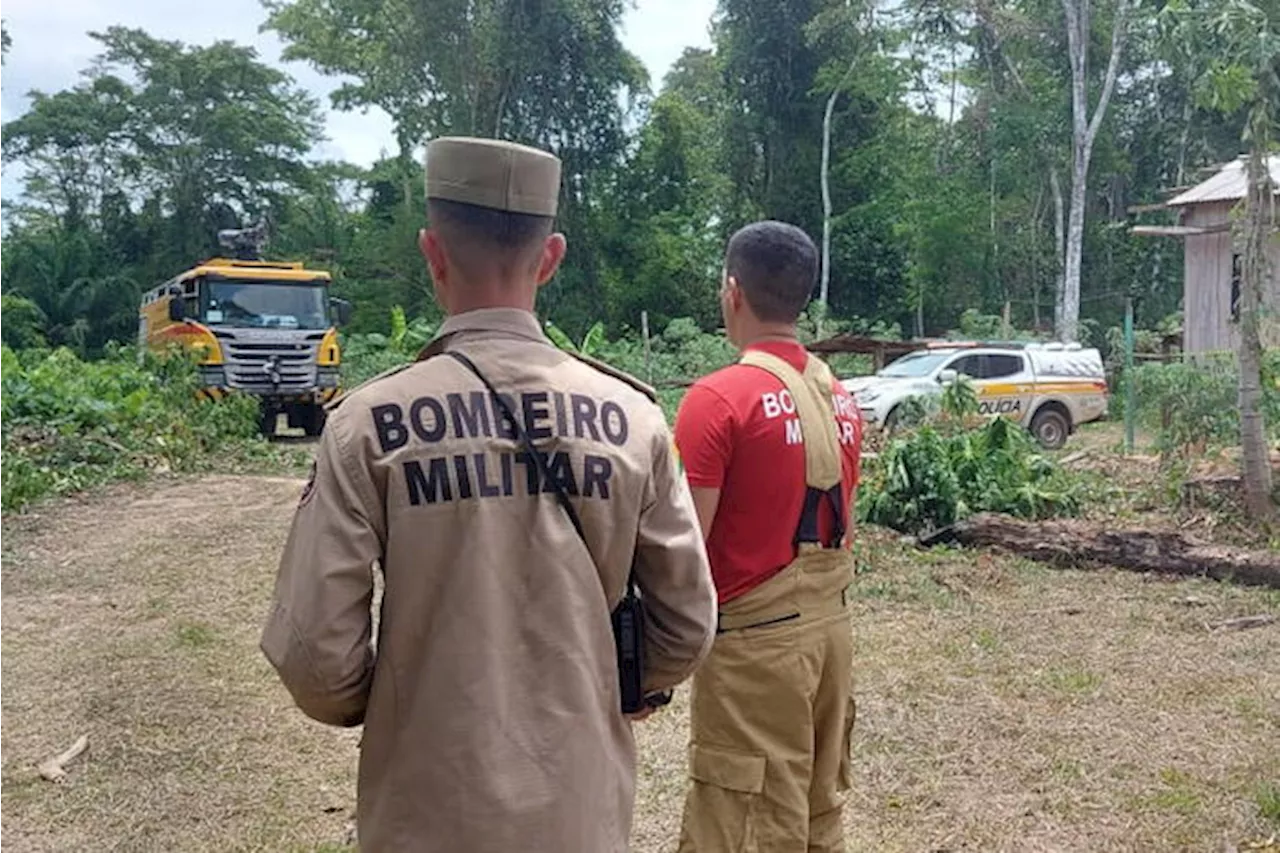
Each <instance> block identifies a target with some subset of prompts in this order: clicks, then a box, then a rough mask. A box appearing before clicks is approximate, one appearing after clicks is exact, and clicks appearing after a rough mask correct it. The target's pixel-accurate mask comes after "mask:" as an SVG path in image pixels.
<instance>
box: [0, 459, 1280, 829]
mask: <svg viewBox="0 0 1280 853" xmlns="http://www.w3.org/2000/svg"><path fill="white" fill-rule="evenodd" d="M300 488H301V482H300V481H298V480H292V479H269V478H260V477H258V478H249V477H217V478H208V479H202V480H186V481H169V482H165V483H153V484H151V485H149V486H141V487H119V488H115V489H112V490H108V491H106V492H104V493H101V494H99V495H97V496H95V497H92V498H85V499H78V500H73V501H65V502H60V503H55V504H50V505H48V506H45V507H43V508H40V509H38V510H37V511H35V512H34V513H33V514H30V515H27V516H19V517H12V518H7V519H6V520H5V529H4V534H5V535H4V539H3V545H4V556H3V559H4V570H3V614H2V615H3V625H4V631H3V637H2V644H3V648H2V651H3V658H2V659H3V684H2V689H0V693H2V698H3V716H4V726H3V732H2V739H3V743H2V753H3V768H2V772H0V790H2V793H3V822H4V829H5V830H6V831H7V832H8V834H9V839H8V840H9V843H10V845H11V846H10V849H11V850H13V851H64V850H67V851H69V850H75V851H78V850H155V851H169V850H182V851H215V850H216V851H227V850H271V851H322V850H324V851H338V850H344V849H347V848H346V847H345V845H344V839H345V838H346V833H347V824H348V820H349V815H350V812H351V809H352V807H353V805H354V793H355V792H354V785H355V780H354V776H355V761H356V750H357V739H358V733H356V732H351V731H340V730H335V729H327V728H325V727H323V726H320V725H318V724H313V723H311V722H310V721H308V720H306V719H305V718H304V717H303V716H302V715H301V713H299V712H297V711H295V710H294V709H293V707H292V704H291V702H290V700H289V697H288V695H287V694H286V693H285V691H284V690H283V688H282V687H280V686H279V684H278V682H276V680H275V678H274V676H273V673H272V672H271V670H270V667H269V665H268V664H267V663H266V661H265V660H264V659H263V658H262V656H261V654H260V653H259V651H258V648H257V642H258V635H259V630H260V627H261V624H262V620H263V618H264V617H265V614H266V608H267V604H268V600H269V596H270V591H271V584H272V580H273V574H274V571H275V561H276V557H277V555H278V553H279V549H280V547H281V545H282V543H283V541H284V537H285V533H286V528H287V525H288V521H289V517H290V514H291V512H292V509H293V506H294V503H295V501H296V499H297V496H298V493H299V490H300ZM859 562H860V568H861V572H860V574H859V576H858V579H857V595H858V598H857V604H856V610H855V615H854V620H853V621H854V631H855V634H856V637H857V642H858V653H857V658H856V673H855V676H856V683H857V690H858V701H859V706H858V722H857V726H856V731H857V738H856V743H855V749H856V751H857V755H856V785H855V788H854V790H853V791H852V792H851V794H850V798H849V806H848V810H847V814H846V824H847V829H848V838H849V849H850V850H856V851H863V850H868V851H961V850H973V851H1015V850H1016V851H1135V850H1159V851H1170V850H1188V851H1210V850H1212V851H1220V850H1224V849H1230V848H1228V847H1227V846H1226V845H1227V844H1234V845H1237V846H1239V848H1240V849H1242V850H1243V849H1247V847H1246V845H1247V844H1249V843H1250V842H1251V841H1252V842H1258V841H1265V840H1266V839H1267V838H1269V837H1271V836H1273V835H1274V834H1280V622H1278V623H1273V624H1271V625H1266V626H1263V627H1259V628H1254V629H1250V630H1240V631H1228V630H1210V629H1209V628H1208V627H1207V625H1209V624H1212V623H1214V622H1217V621H1220V620H1223V619H1227V618H1231V617H1237V616H1245V615H1255V614H1277V615H1280V593H1277V592H1275V591H1267V590H1257V589H1242V588H1237V587H1231V586H1226V585H1219V584H1214V583H1212V582H1202V581H1176V582H1174V581H1169V580H1166V579H1162V578H1157V577H1147V576H1140V575H1133V574H1127V573H1123V572H1070V571H1055V570H1052V569H1048V568H1044V567H1040V566H1037V565H1034V564H1031V563H1026V562H1023V561H1019V560H1015V559H1011V558H1006V557H1001V556H995V555H991V554H986V553H975V552H962V551H947V550H938V551H932V552H927V553H922V552H917V551H915V550H914V549H911V548H909V547H908V546H905V545H902V544H900V543H899V542H898V541H897V540H896V538H894V537H891V536H886V535H884V534H882V533H877V532H872V531H865V532H864V534H863V538H862V540H861V543H860V545H859ZM686 700H687V695H686V693H685V691H681V692H680V693H679V694H678V698H677V700H676V702H675V703H673V705H672V707H671V708H669V709H667V710H666V711H665V712H663V713H662V714H661V715H659V716H657V717H655V718H653V719H651V720H650V721H648V722H646V723H644V724H640V725H638V726H637V733H638V741H639V756H640V757H639V790H638V796H637V803H636V821H635V843H634V847H633V849H635V850H636V851H641V852H642V853H645V852H646V851H653V852H654V853H656V851H670V850H673V849H674V841H675V837H676V833H677V830H678V826H679V821H680V810H681V804H682V798H683V792H684V788H685V765H684V757H685V742H686V738H687V705H686ZM82 734H87V735H88V737H89V750H88V752H87V753H85V754H84V755H83V756H81V757H79V758H77V759H75V761H73V762H72V763H71V764H70V765H69V767H68V775H67V778H66V779H65V780H64V782H63V783H62V784H52V783H49V782H46V781H44V780H43V779H41V778H40V777H39V776H38V775H37V773H36V770H35V766H36V764H37V763H38V762H40V761H42V760H44V759H45V758H47V757H49V756H51V755H54V754H56V753H58V752H61V751H62V750H63V749H65V748H66V747H68V746H69V745H70V744H72V743H73V742H74V741H75V740H76V738H77V737H79V736H80V735H82ZM1271 849H1280V846H1278V847H1273V848H1271Z"/></svg>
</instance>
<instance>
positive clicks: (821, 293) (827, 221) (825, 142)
mask: <svg viewBox="0 0 1280 853" xmlns="http://www.w3.org/2000/svg"><path fill="white" fill-rule="evenodd" d="M839 96H840V90H839V89H836V90H834V91H833V92H832V93H831V97H829V98H827V112H826V114H825V115H824V116H823V117H822V283H821V285H819V287H818V301H819V302H821V303H822V304H823V306H826V304H827V296H828V293H829V291H830V288H831V114H832V113H833V112H835V108H836V98H838V97H839ZM818 323H819V328H818V337H822V328H821V323H822V321H821V320H819V321H818Z"/></svg>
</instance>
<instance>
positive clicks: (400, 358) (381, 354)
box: [342, 305, 435, 388]
mask: <svg viewBox="0 0 1280 853" xmlns="http://www.w3.org/2000/svg"><path fill="white" fill-rule="evenodd" d="M390 324H391V325H390V333H389V334H383V333H381V332H364V333H353V334H347V335H344V336H343V340H342V381H343V385H344V386H346V387H347V388H353V387H355V386H356V385H359V384H360V383H362V382H367V381H368V380H370V379H372V378H373V377H375V376H377V375H378V374H380V373H384V372H385V371H388V370H391V369H392V368H394V367H399V366H400V365H402V364H407V363H408V362H410V361H413V359H414V358H415V357H416V356H417V355H418V353H419V352H421V351H422V348H423V347H424V346H426V345H427V342H428V341H430V340H431V338H432V337H433V336H434V335H435V326H434V325H433V324H432V323H431V322H430V321H428V320H427V319H426V318H425V317H415V318H413V320H409V319H408V318H407V317H406V315H405V310H404V308H402V307H401V306H399V305H395V306H393V307H392V309H391V314H390Z"/></svg>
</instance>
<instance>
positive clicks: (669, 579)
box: [636, 424, 716, 693]
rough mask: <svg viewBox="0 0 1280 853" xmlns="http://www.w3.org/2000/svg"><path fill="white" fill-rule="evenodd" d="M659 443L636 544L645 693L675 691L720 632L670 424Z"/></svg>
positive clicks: (704, 555) (707, 568)
mask: <svg viewBox="0 0 1280 853" xmlns="http://www.w3.org/2000/svg"><path fill="white" fill-rule="evenodd" d="M655 442H656V446H655V448H654V456H653V460H654V462H653V473H652V477H651V479H650V486H649V489H648V491H647V495H646V503H645V506H644V508H643V509H642V510H641V514H640V528H639V535H638V541H637V543H636V582H637V584H638V585H639V587H640V592H641V595H642V600H643V602H644V611H645V683H644V689H645V692H646V693H650V692H653V691H657V690H667V689H670V688H672V687H675V686H676V685H677V684H679V683H680V682H682V681H684V680H685V679H686V678H688V677H689V676H690V675H692V674H693V671H694V670H695V669H696V668H697V666H698V664H700V663H701V662H702V660H703V658H705V657H706V656H707V654H708V653H709V652H710V650H711V642H712V640H714V639H715V632H716V595H715V587H714V586H713V585H712V582H711V567H710V565H709V564H708V563H707V552H706V547H705V546H704V545H703V542H702V534H701V532H700V531H699V529H698V518H697V515H696V514H695V513H694V509H693V499H692V498H691V497H690V495H689V488H688V486H687V485H686V484H685V482H684V478H683V477H681V476H680V473H679V471H677V470H676V463H675V457H674V454H673V453H672V444H671V435H670V433H669V432H668V431H667V429H666V425H665V424H663V426H662V428H661V429H660V430H658V435H657V437H656V438H655Z"/></svg>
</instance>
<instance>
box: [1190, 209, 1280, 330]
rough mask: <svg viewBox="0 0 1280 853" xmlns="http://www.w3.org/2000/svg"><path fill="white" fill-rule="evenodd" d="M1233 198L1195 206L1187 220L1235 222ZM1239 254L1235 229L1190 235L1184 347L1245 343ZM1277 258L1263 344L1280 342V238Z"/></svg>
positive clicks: (1272, 255) (1272, 252) (1274, 249)
mask: <svg viewBox="0 0 1280 853" xmlns="http://www.w3.org/2000/svg"><path fill="white" fill-rule="evenodd" d="M1232 207H1233V203H1232V202H1221V203H1215V204H1200V205H1194V206H1192V207H1190V208H1188V209H1187V211H1186V213H1185V215H1184V217H1183V220H1182V223H1183V224H1184V225H1190V226H1195V227H1211V226H1215V225H1222V224H1225V223H1228V222H1230V219H1231V210H1232ZM1233 253H1234V246H1233V237H1232V234H1231V232H1230V231H1222V232H1219V233H1216V234H1202V235H1197V236H1192V237H1186V238H1184V246H1183V257H1184V264H1185V279H1184V283H1183V311H1182V323H1183V348H1184V351H1185V352H1188V353H1197V352H1221V351H1230V352H1235V351H1236V350H1237V349H1238V348H1239V345H1240V330H1239V326H1238V325H1237V324H1236V323H1234V322H1233V321H1232V319H1231V264H1232V255H1233ZM1267 255H1268V257H1269V259H1270V262H1271V275H1270V278H1269V281H1268V286H1267V287H1265V288H1264V291H1263V312H1262V318H1261V320H1262V343H1263V346H1265V347H1268V348H1270V347H1280V315H1278V313H1277V310H1276V309H1277V307H1278V306H1280V240H1272V241H1271V244H1270V246H1268V248H1267Z"/></svg>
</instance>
